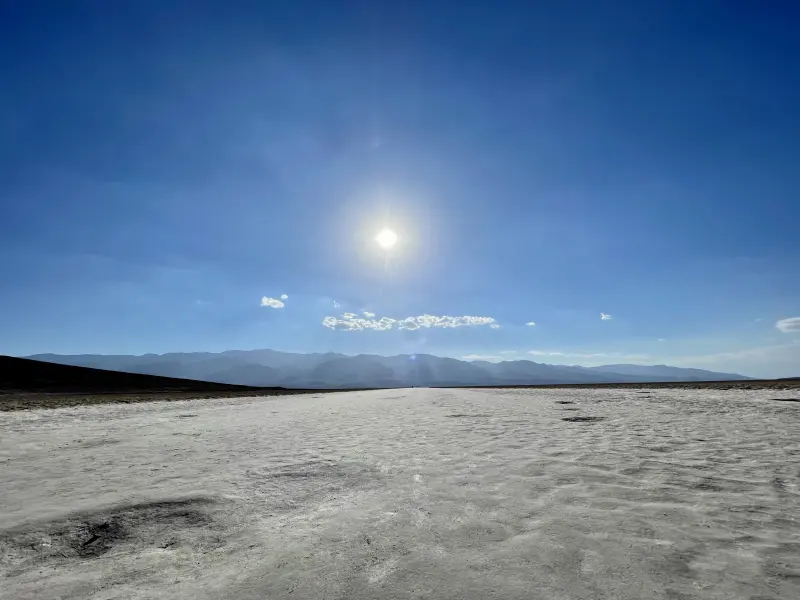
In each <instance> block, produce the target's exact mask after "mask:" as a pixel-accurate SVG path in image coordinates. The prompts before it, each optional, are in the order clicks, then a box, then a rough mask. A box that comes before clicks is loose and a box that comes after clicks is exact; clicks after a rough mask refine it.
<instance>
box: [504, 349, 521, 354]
mask: <svg viewBox="0 0 800 600" xmlns="http://www.w3.org/2000/svg"><path fill="white" fill-rule="evenodd" d="M516 353H517V351H516V350H500V354H516Z"/></svg>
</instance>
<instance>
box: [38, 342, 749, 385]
mask: <svg viewBox="0 0 800 600" xmlns="http://www.w3.org/2000/svg"><path fill="white" fill-rule="evenodd" d="M26 358H31V359H35V360H42V361H47V362H53V363H59V364H66V365H76V366H84V367H94V368H99V369H109V370H114V371H126V372H130V373H144V374H149V375H161V376H166V377H182V378H190V379H199V380H203V381H211V382H219V383H228V384H239V385H255V386H282V387H302V388H349V387H354V388H355V387H409V386H415V385H416V386H429V385H440V386H445V385H536V384H560V383H639V382H647V381H723V380H736V379H742V380H744V379H749V378H748V377H744V376H742V375H737V374H731V373H717V372H714V371H704V370H702V369H683V368H679V367H670V366H666V365H653V366H645V365H605V366H599V367H578V366H566V365H548V364H542V363H536V362H533V361H529V360H513V361H505V362H499V363H491V362H485V361H475V362H468V361H463V360H458V359H455V358H446V357H439V356H433V355H431V354H417V355H408V354H400V355H396V356H379V355H369V354H359V355H357V356H348V355H344V354H336V353H325V354H319V353H317V354H298V353H291V352H278V351H276V350H229V351H225V352H219V353H211V352H186V353H181V352H170V353H167V354H144V355H141V356H135V355H98V354H94V355H92V354H81V355H59V354H35V355H32V356H28V357H26Z"/></svg>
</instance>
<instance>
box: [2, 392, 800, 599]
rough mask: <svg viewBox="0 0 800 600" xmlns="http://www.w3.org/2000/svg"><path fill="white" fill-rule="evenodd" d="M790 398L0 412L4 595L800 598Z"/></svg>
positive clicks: (535, 397)
mask: <svg viewBox="0 0 800 600" xmlns="http://www.w3.org/2000/svg"><path fill="white" fill-rule="evenodd" d="M792 400H794V401H792ZM798 400H799V398H798V395H797V392H796V391H794V392H792V391H774V390H772V391H771V390H727V391H721V390H681V389H658V390H655V389H654V390H633V389H599V390H598V389H553V390H549V389H548V390H542V389H538V390H530V389H528V390H526V389H503V390H446V389H439V390H436V389H413V390H386V391H370V392H347V393H332V394H324V395H323V394H320V395H307V396H294V397H286V398H281V397H278V398H276V397H270V398H235V399H230V400H226V401H224V402H223V401H220V400H192V401H178V402H170V403H142V404H129V405H121V404H109V405H97V406H80V407H70V408H63V409H56V410H27V411H19V412H5V413H2V414H0V599H3V600H5V599H12V598H13V599H24V598H35V599H37V600H39V599H41V600H47V599H53V600H55V599H68V598H76V599H78V598H80V599H84V598H92V599H101V598H102V599H109V600H110V599H112V598H114V599H122V598H148V599H152V598H192V599H194V598H197V599H210V598H220V599H223V598H224V599H231V600H243V599H264V598H295V599H305V598H320V599H321V598H326V599H341V600H345V599H348V600H350V599H353V600H357V599H367V598H369V599H383V598H392V599H404V598H431V599H437V600H438V599H448V598H459V599H467V598H475V599H484V598H503V599H506V598H509V599H511V598H520V599H522V598H525V599H534V600H535V599H542V600H544V599H547V600H554V599H561V600H567V599H586V600H590V599H591V600H599V599H609V600H610V599H614V600H626V599H630V600H644V599H669V600H688V599H694V598H696V599H701V598H702V599H704V600H708V599H724V600H732V599H739V598H742V599H747V600H778V599H786V600H790V599H791V600H796V599H797V598H799V597H800V402H798Z"/></svg>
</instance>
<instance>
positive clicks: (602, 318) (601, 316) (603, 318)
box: [600, 312, 614, 321]
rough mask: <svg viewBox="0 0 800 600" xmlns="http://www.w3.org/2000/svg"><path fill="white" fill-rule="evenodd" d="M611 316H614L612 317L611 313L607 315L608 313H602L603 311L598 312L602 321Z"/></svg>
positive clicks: (608, 319) (607, 319) (609, 318)
mask: <svg viewBox="0 0 800 600" xmlns="http://www.w3.org/2000/svg"><path fill="white" fill-rule="evenodd" d="M613 318H614V317H612V316H611V315H609V314H608V313H604V312H601V313H600V319H601V320H603V321H610V320H611V319H613Z"/></svg>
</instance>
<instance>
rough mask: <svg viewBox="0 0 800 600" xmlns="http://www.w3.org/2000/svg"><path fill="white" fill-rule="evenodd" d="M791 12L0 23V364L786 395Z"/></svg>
mask: <svg viewBox="0 0 800 600" xmlns="http://www.w3.org/2000/svg"><path fill="white" fill-rule="evenodd" d="M790 4H791V3H755V2H734V1H725V2H723V1H719V2H712V1H706V2H697V1H694V2H683V1H678V0H674V1H669V2H666V1H662V2H649V1H644V0H637V1H633V0H632V1H630V2H617V3H613V7H610V6H609V5H605V4H604V3H598V2H589V1H587V2H551V3H547V2H542V3H531V2H509V3H502V7H501V6H500V5H498V4H497V3H494V2H483V1H477V0H476V1H474V2H469V3H458V4H454V3H452V2H446V3H445V2H436V1H420V2H402V3H396V2H334V1H333V0H330V1H318V2H308V1H295V2H242V1H235V0H234V1H230V0H229V1H226V2H202V1H196V2H171V1H158V2H155V1H145V0H141V1H137V2H126V1H121V2H107V3H102V2H80V1H74V2H69V3H67V2H52V3H50V2H41V1H33V2H4V3H2V7H1V8H0V73H2V81H0V84H1V85H0V159H1V160H0V253H1V254H2V256H3V260H2V261H0V285H1V286H2V289H1V290H0V291H1V293H0V352H3V353H8V354H15V355H25V354H31V353H37V352H58V353H137V354H138V353H145V352H167V351H192V350H206V351H219V350H224V349H232V348H242V349H244V348H264V347H270V348H275V349H279V350H288V351H300V352H314V351H338V352H346V353H360V352H364V353H380V354H394V353H400V352H429V353H432V354H439V355H449V356H455V357H463V356H467V357H477V356H481V357H490V359H492V360H499V359H501V358H502V359H505V358H528V359H532V360H537V361H538V362H551V363H565V364H604V363H618V362H636V363H646V364H652V363H669V364H675V365H685V366H696V367H700V368H710V369H715V370H730V371H739V372H743V373H746V374H753V375H761V376H788V375H800V320H799V321H791V320H788V321H787V319H793V318H796V317H799V316H800V277H798V274H800V236H798V224H799V223H800V201H799V200H798V196H797V194H798V185H797V157H798V156H800V109H798V106H800V71H799V70H798V69H797V68H796V64H795V62H796V57H797V56H800V38H798V36H797V35H796V27H795V24H796V23H797V19H798V18H800V12H798V10H796V9H792V8H788V7H789V6H790ZM383 227H391V228H393V229H394V230H395V231H396V232H397V233H398V235H399V241H398V243H397V245H396V246H395V247H394V248H393V249H392V250H391V251H389V252H388V253H386V252H385V251H383V250H381V249H380V248H379V247H378V246H377V244H376V243H375V241H374V236H375V235H376V233H377V232H378V231H379V230H380V229H381V228H383ZM281 295H287V296H288V298H286V299H285V300H282V301H281V303H282V304H283V306H282V307H280V308H274V307H271V306H262V305H261V304H262V298H264V297H266V298H274V299H278V300H279V299H280V296H281ZM267 304H274V303H272V302H270V301H269V300H268V301H267ZM364 311H367V312H368V313H370V314H374V315H375V316H374V317H370V316H365V315H364V314H363V313H364ZM345 313H348V314H351V315H357V317H355V316H350V317H344V316H343V315H344V314H345ZM601 313H606V314H608V315H610V316H611V317H612V318H610V319H602V318H601ZM423 315H429V316H428V317H427V318H425V319H419V318H418V317H421V316H423ZM326 317H329V318H328V319H327V320H326ZM445 317H450V318H451V320H448V319H445ZM465 317H475V318H476V319H472V320H470V319H466V318H465ZM381 318H384V319H394V321H388V320H384V321H380V319H381ZM408 318H412V320H406V321H404V320H405V319H408ZM356 319H357V320H356ZM528 322H535V323H536V325H533V326H527V325H526V323H528ZM354 323H355V324H354ZM325 324H327V325H329V326H327V327H326V326H325ZM426 325H427V326H426ZM443 325H449V326H443ZM345 328H346V329H351V330H344V329H345Z"/></svg>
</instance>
